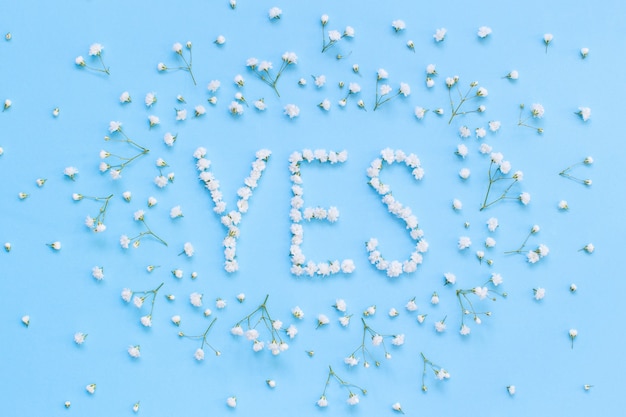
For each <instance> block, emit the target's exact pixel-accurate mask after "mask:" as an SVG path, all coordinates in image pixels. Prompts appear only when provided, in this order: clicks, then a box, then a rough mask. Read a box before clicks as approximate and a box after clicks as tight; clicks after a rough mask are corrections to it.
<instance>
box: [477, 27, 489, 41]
mask: <svg viewBox="0 0 626 417" xmlns="http://www.w3.org/2000/svg"><path fill="white" fill-rule="evenodd" d="M490 34H491V28H490V27H487V26H481V27H479V28H478V37H479V38H486V37H487V36H489V35H490Z"/></svg>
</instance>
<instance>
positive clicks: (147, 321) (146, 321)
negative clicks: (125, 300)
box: [140, 316, 152, 327]
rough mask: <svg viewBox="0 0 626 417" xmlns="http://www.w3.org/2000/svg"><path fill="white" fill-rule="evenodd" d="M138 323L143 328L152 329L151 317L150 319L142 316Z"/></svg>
mask: <svg viewBox="0 0 626 417" xmlns="http://www.w3.org/2000/svg"><path fill="white" fill-rule="evenodd" d="M140 321H141V324H142V325H143V326H144V327H152V317H150V316H142V317H141V319H140Z"/></svg>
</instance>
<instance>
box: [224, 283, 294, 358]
mask: <svg viewBox="0 0 626 417" xmlns="http://www.w3.org/2000/svg"><path fill="white" fill-rule="evenodd" d="M268 299H269V294H268V295H266V296H265V299H264V300H263V303H261V304H260V305H259V306H258V307H257V308H256V309H255V310H254V311H252V312H251V313H250V314H248V315H247V316H245V317H244V318H242V319H241V320H239V321H238V322H237V323H235V325H234V326H233V327H232V328H231V330H230V332H231V333H232V334H233V335H235V336H243V335H244V334H245V336H246V339H248V340H250V341H252V342H253V345H252V349H253V350H254V351H255V352H258V351H260V350H262V349H263V347H264V343H263V342H261V341H259V336H260V334H259V331H258V330H257V329H256V328H257V326H258V325H259V324H261V323H263V324H264V325H265V327H266V328H267V330H269V332H270V337H271V339H272V341H271V343H270V344H269V345H268V346H267V348H268V349H269V350H271V351H272V354H274V355H278V354H279V353H281V352H283V351H285V350H287V349H288V348H289V345H288V344H287V343H286V342H284V341H283V339H282V337H281V336H280V332H279V330H281V329H282V325H283V323H282V321H280V320H272V317H271V316H270V313H269V311H268V309H267V300H268ZM258 313H260V317H258V319H256V321H255V320H253V319H254V317H255V316H256V315H257V314H258ZM243 323H245V324H246V331H245V333H244V330H243V328H242V326H241V325H242V324H243Z"/></svg>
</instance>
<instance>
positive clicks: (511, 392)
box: [506, 385, 515, 395]
mask: <svg viewBox="0 0 626 417" xmlns="http://www.w3.org/2000/svg"><path fill="white" fill-rule="evenodd" d="M506 390H507V392H508V393H509V395H515V385H509V386H508V387H506Z"/></svg>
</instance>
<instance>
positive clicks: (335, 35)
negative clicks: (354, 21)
mask: <svg viewBox="0 0 626 417" xmlns="http://www.w3.org/2000/svg"><path fill="white" fill-rule="evenodd" d="M320 20H321V22H322V53H324V52H326V51H327V50H329V49H330V48H332V47H333V46H335V44H336V43H337V42H339V41H340V40H341V39H343V38H346V37H348V38H352V37H354V28H352V27H351V26H346V29H345V30H344V31H343V34H341V32H339V31H338V30H329V31H328V43H327V42H326V35H325V33H324V28H325V27H326V25H327V24H328V15H322V17H321V19H320Z"/></svg>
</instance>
